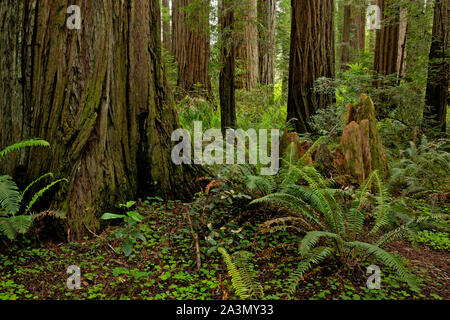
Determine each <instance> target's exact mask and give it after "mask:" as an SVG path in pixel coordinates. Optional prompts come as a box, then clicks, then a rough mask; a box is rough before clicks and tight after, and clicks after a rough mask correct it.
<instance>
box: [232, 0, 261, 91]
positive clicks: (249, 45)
mask: <svg viewBox="0 0 450 320" xmlns="http://www.w3.org/2000/svg"><path fill="white" fill-rule="evenodd" d="M234 6H235V8H234V16H235V27H234V31H235V41H236V42H237V43H236V59H237V61H238V63H239V65H238V66H239V69H240V70H242V73H241V74H239V75H238V80H237V81H236V87H237V88H239V89H247V90H252V89H253V88H255V87H256V85H257V84H258V77H259V71H258V69H259V54H258V25H257V19H258V4H257V1H256V0H240V1H238V2H234Z"/></svg>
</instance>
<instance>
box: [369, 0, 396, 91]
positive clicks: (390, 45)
mask: <svg viewBox="0 0 450 320" xmlns="http://www.w3.org/2000/svg"><path fill="white" fill-rule="evenodd" d="M393 3H394V1H393V0H379V1H378V5H379V6H380V9H381V19H382V26H381V29H380V30H377V39H376V47H375V61H374V70H375V71H376V72H377V73H378V74H379V75H381V76H387V75H391V74H394V73H397V72H398V57H399V55H398V53H399V50H398V48H399V35H400V33H399V31H400V10H399V8H398V7H394V6H393ZM387 12H389V14H387ZM376 85H377V87H380V86H381V85H382V82H381V81H377V82H376Z"/></svg>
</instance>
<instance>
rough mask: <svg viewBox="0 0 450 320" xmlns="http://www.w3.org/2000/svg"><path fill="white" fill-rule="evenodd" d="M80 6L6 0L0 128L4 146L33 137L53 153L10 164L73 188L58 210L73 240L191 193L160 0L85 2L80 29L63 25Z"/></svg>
mask: <svg viewBox="0 0 450 320" xmlns="http://www.w3.org/2000/svg"><path fill="white" fill-rule="evenodd" d="M72 3H74V2H73V1H64V2H62V1H52V0H40V1H38V0H30V1H16V0H5V1H2V2H0V21H3V23H1V24H0V40H1V43H2V46H1V47H0V69H1V70H2V72H1V78H0V92H2V95H1V97H0V124H1V145H0V148H2V147H5V146H6V145H9V144H11V143H13V142H17V141H20V140H23V139H27V138H30V137H40V138H43V139H45V140H47V141H49V142H50V143H51V145H52V148H51V150H45V149H37V150H33V151H32V152H31V153H30V152H29V151H22V152H20V154H19V155H18V156H11V158H8V161H7V165H6V169H7V170H8V171H9V172H10V173H17V172H18V171H20V170H23V171H25V175H24V176H25V180H26V181H24V182H28V181H30V180H32V179H35V178H36V177H38V176H40V175H41V174H43V173H45V172H53V173H55V174H56V175H57V176H59V177H65V178H67V179H68V180H69V181H70V183H69V184H67V185H65V186H63V187H61V188H60V190H59V191H58V193H57V194H55V195H54V196H53V197H52V200H51V206H52V207H53V208H58V209H62V210H64V211H66V212H67V217H68V223H69V231H70V234H71V237H72V238H74V239H75V238H79V237H80V236H81V235H83V234H84V232H85V230H86V228H89V229H90V230H94V231H95V230H97V229H98V227H99V219H98V217H99V215H100V214H101V213H103V212H104V210H107V209H112V208H114V207H115V206H116V205H117V204H118V203H120V202H124V201H127V200H130V199H136V197H138V196H140V195H144V194H153V195H160V196H163V197H165V198H174V197H183V196H190V195H192V192H193V189H191V188H193V187H194V182H193V180H194V179H192V177H193V174H192V175H191V173H193V172H192V171H191V170H192V169H191V168H190V167H181V166H175V165H173V163H172V161H171V148H172V142H171V133H172V132H173V130H175V129H176V128H177V127H178V120H177V117H176V113H175V110H174V107H173V100H172V99H171V98H170V96H168V95H167V90H166V82H165V75H164V74H163V69H162V65H161V61H162V57H161V12H160V5H159V0H151V1H140V0H124V1H113V0H97V1H90V0H78V1H75V3H76V4H78V5H79V6H80V8H81V13H82V28H81V30H69V29H68V28H67V27H66V19H67V18H68V15H67V13H66V10H67V7H68V6H70V5H71V4H72Z"/></svg>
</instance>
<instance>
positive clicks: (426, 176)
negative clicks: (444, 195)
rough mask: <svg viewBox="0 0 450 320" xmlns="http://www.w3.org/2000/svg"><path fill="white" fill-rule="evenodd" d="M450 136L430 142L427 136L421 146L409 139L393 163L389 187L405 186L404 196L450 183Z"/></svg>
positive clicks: (392, 188)
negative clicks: (406, 146)
mask: <svg viewBox="0 0 450 320" xmlns="http://www.w3.org/2000/svg"><path fill="white" fill-rule="evenodd" d="M448 146H449V140H448V139H441V140H439V141H437V142H428V140H427V138H426V137H425V136H424V137H423V138H422V139H421V142H420V144H419V145H418V146H416V144H415V143H413V142H410V145H409V148H407V149H406V150H404V151H403V152H402V157H401V159H399V160H398V161H396V162H395V163H394V164H393V166H392V172H391V177H390V180H389V183H388V188H389V189H390V190H398V189H403V190H404V191H403V195H412V194H417V193H423V192H427V191H428V192H434V191H439V189H441V187H442V186H448V185H449V182H450V180H449V176H448V172H449V171H450V153H449V152H447V151H446V150H448Z"/></svg>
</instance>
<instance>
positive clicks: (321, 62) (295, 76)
mask: <svg viewBox="0 0 450 320" xmlns="http://www.w3.org/2000/svg"><path fill="white" fill-rule="evenodd" d="M292 9H293V12H292V32H291V53H290V63H289V94H288V121H290V120H293V119H296V120H295V121H294V124H295V129H296V130H297V132H300V133H304V132H309V131H310V126H309V122H310V117H311V116H312V115H313V114H314V113H315V112H316V111H317V110H318V109H319V108H323V107H325V106H327V105H330V104H331V103H333V100H334V94H325V93H318V92H315V90H314V87H315V84H316V80H317V79H318V78H320V77H327V78H334V75H335V61H334V14H333V13H334V1H333V0H322V1H317V0H301V1H300V0H292Z"/></svg>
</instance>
